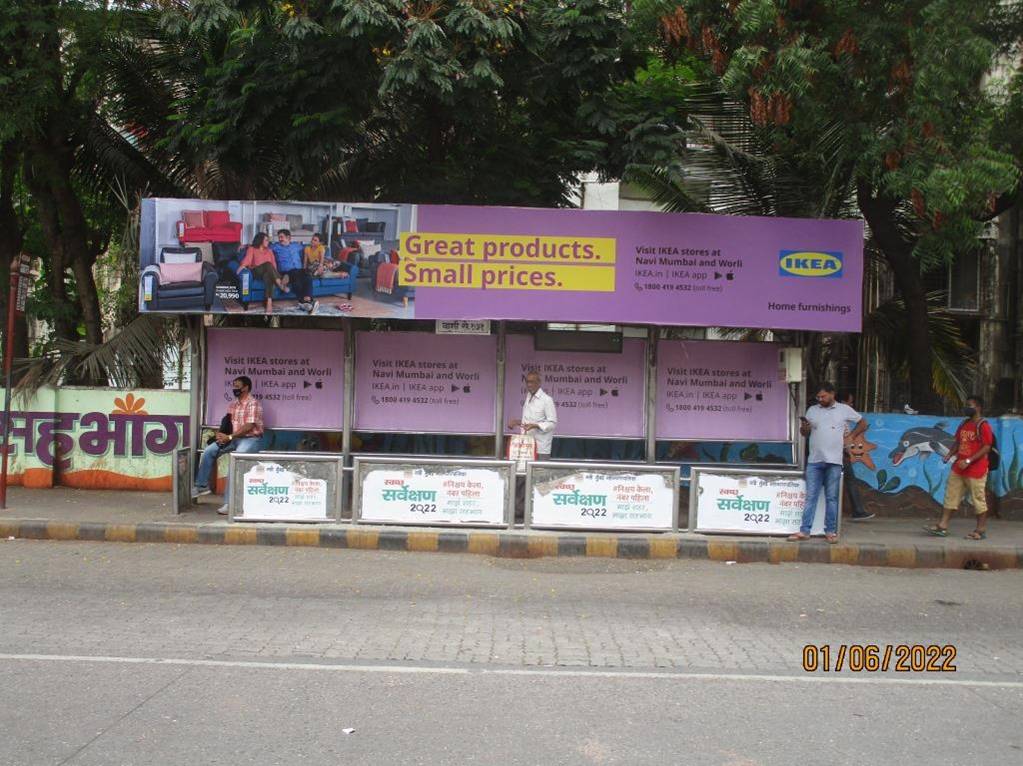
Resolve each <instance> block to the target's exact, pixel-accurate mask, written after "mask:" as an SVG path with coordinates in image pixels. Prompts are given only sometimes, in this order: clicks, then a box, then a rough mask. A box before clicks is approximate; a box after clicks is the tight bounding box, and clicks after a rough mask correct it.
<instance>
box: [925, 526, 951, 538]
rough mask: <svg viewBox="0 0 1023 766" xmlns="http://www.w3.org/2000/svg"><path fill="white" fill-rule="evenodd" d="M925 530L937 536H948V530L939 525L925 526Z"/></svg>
mask: <svg viewBox="0 0 1023 766" xmlns="http://www.w3.org/2000/svg"><path fill="white" fill-rule="evenodd" d="M924 532H926V533H927V534H929V535H934V536H935V537H948V530H947V529H944V528H942V527H939V526H937V525H935V526H933V527H924Z"/></svg>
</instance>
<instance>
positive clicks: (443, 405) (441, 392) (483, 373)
mask: <svg viewBox="0 0 1023 766" xmlns="http://www.w3.org/2000/svg"><path fill="white" fill-rule="evenodd" d="M496 390H497V339H496V338H495V337H494V336H492V335H474V336H464V335H434V334H432V333H425V332H381V333H371V332H364V333H359V334H358V335H356V338H355V419H354V428H355V430H357V431H402V432H404V431H422V432H424V433H438V434H485V433H491V434H492V433H493V432H494V416H495V400H494V392H495V391H496Z"/></svg>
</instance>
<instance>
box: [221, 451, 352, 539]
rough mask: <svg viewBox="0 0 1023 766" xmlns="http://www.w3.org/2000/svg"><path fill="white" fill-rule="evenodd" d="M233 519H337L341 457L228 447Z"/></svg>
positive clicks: (317, 520) (312, 520) (339, 504)
mask: <svg viewBox="0 0 1023 766" xmlns="http://www.w3.org/2000/svg"><path fill="white" fill-rule="evenodd" d="M230 470H231V478H230V481H231V502H230V508H229V511H230V513H231V520H232V521H309V522H327V521H335V520H337V519H338V517H339V515H340V508H341V502H340V498H341V482H342V480H343V479H342V477H343V469H342V459H341V458H340V457H338V456H337V455H324V454H319V455H312V454H302V453H292V454H285V453H247V454H237V453H231V469H230Z"/></svg>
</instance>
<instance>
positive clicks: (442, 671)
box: [0, 653, 1023, 689]
mask: <svg viewBox="0 0 1023 766" xmlns="http://www.w3.org/2000/svg"><path fill="white" fill-rule="evenodd" d="M0 660H11V661H16V662H17V661H20V662H68V663H73V662H81V663H98V664H121V665H166V666H172V667H175V666H176V667H181V666H184V667H206V668H245V669H259V670H307V671H329V672H335V673H337V672H346V673H395V674H410V675H414V674H419V675H449V676H471V675H490V676H531V677H537V676H541V677H547V678H600V679H623V680H633V679H646V680H658V681H761V682H765V681H766V682H771V683H811V684H828V683H839V684H887V685H896V686H979V687H984V686H987V687H993V688H1001V689H1023V681H982V680H971V679H968V678H952V677H948V676H941V677H934V676H924V677H920V676H916V677H912V678H906V677H892V676H885V675H878V674H873V675H851V674H850V675H845V674H835V673H832V674H830V675H828V674H824V673H819V674H813V673H807V674H805V675H777V674H758V673H700V672H693V673H686V672H679V671H676V670H672V671H643V670H582V669H575V668H564V667H550V666H547V667H537V668H488V667H466V666H450V665H379V664H378V665H353V664H351V663H338V664H335V663H327V662H282V661H274V660H269V661H265V662H264V661H257V660H203V659H188V658H182V657H108V656H102V655H88V654H6V653H0Z"/></svg>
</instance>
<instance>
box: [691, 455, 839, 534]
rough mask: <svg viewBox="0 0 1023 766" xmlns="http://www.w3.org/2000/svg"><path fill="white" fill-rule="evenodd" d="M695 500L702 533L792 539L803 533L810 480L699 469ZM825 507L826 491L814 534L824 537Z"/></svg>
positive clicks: (791, 473) (798, 475)
mask: <svg viewBox="0 0 1023 766" xmlns="http://www.w3.org/2000/svg"><path fill="white" fill-rule="evenodd" d="M841 497H842V493H841V491H839V499H840V500H841ZM689 498H690V499H689V504H690V512H689V516H690V520H692V519H693V518H694V517H695V519H696V521H695V525H694V526H695V530H696V531H697V532H735V533H741V534H748V535H791V534H794V533H796V532H798V531H799V524H800V522H801V520H802V517H803V506H804V505H805V503H806V481H805V480H804V478H803V474H802V473H801V472H799V471H766V470H765V471H759V470H744V469H719V468H696V467H694V468H693V471H692V478H691V483H690V494H689ZM824 505H825V504H824V492H823V491H822V492H821V494H820V497H819V498H818V500H817V510H816V513H815V515H814V519H813V526H812V528H811V531H810V533H811V534H813V535H822V534H824ZM839 518H840V519H841V514H839ZM691 523H692V521H691Z"/></svg>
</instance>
